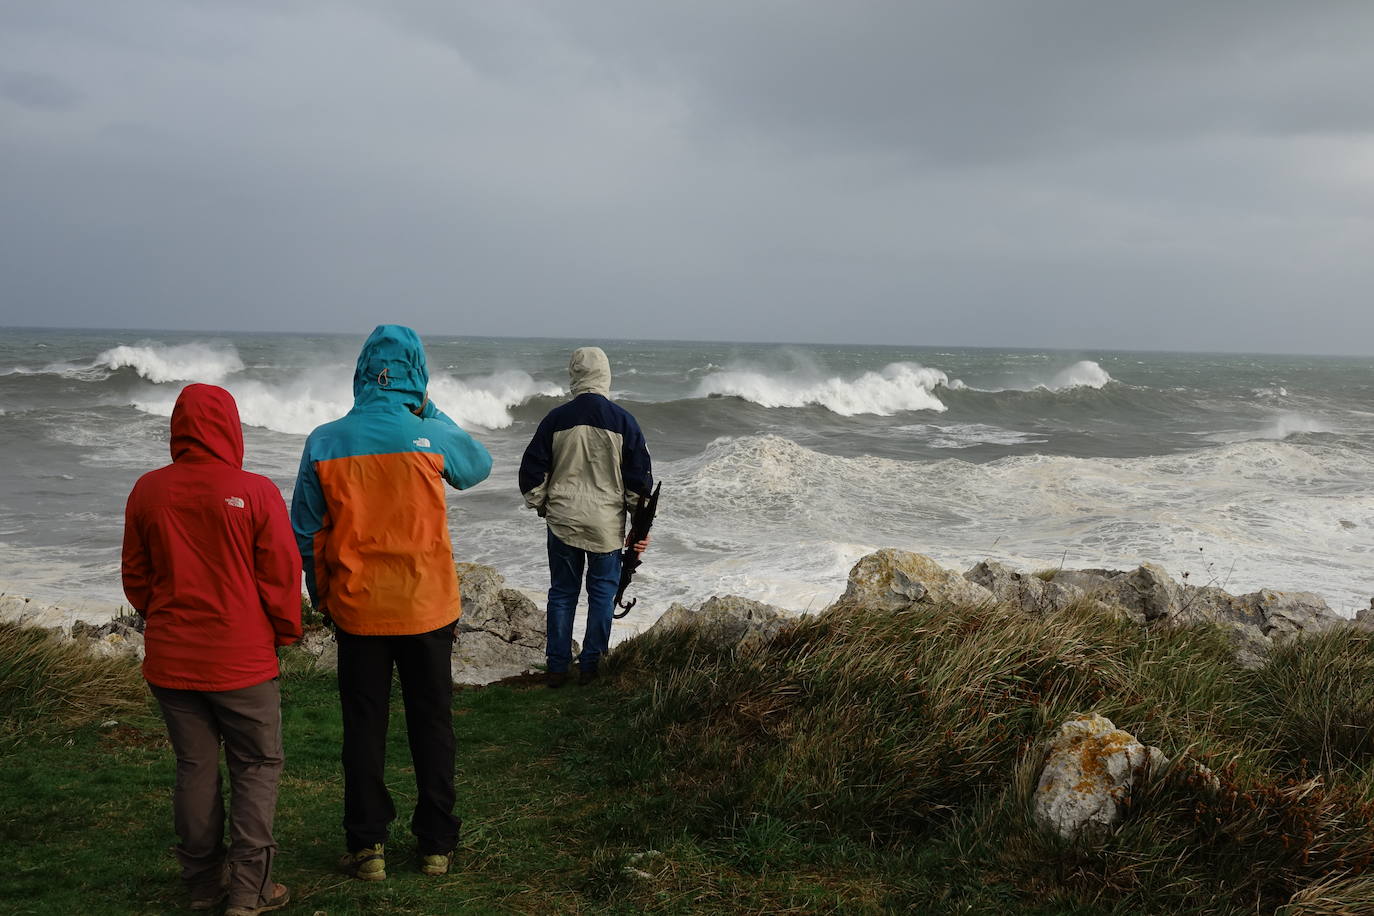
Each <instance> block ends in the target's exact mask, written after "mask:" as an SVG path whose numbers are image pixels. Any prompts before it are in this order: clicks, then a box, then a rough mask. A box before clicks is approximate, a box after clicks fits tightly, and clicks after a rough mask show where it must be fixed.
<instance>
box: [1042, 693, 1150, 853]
mask: <svg viewBox="0 0 1374 916" xmlns="http://www.w3.org/2000/svg"><path fill="white" fill-rule="evenodd" d="M1168 762H1169V761H1168V758H1166V757H1165V756H1164V753H1163V751H1161V750H1160V749H1159V748H1157V747H1147V746H1146V745H1144V744H1141V743H1140V742H1139V741H1137V740H1136V738H1135V736H1133V735H1131V734H1129V733H1128V732H1124V731H1122V730H1121V729H1119V728H1117V727H1116V726H1115V725H1113V724H1112V722H1111V720H1110V719H1107V718H1105V717H1104V716H1099V715H1095V714H1094V715H1088V716H1082V717H1079V718H1075V719H1070V720H1069V721H1067V722H1065V723H1064V724H1063V725H1062V726H1060V729H1059V734H1058V735H1057V736H1056V737H1055V738H1054V739H1053V740H1052V741H1051V742H1050V744H1049V747H1048V749H1047V753H1046V756H1045V768H1044V769H1043V770H1042V771H1041V773H1040V781H1039V782H1038V783H1037V784H1036V787H1035V797H1034V816H1035V820H1036V822H1037V823H1039V824H1040V825H1041V826H1043V827H1046V828H1048V829H1050V830H1053V831H1054V832H1055V833H1057V834H1059V835H1060V836H1061V837H1064V838H1065V839H1070V840H1075V839H1085V838H1086V839H1091V838H1094V837H1100V836H1102V835H1103V834H1105V833H1106V832H1107V831H1108V830H1110V829H1111V828H1112V827H1113V826H1115V825H1116V824H1117V823H1118V822H1119V821H1120V820H1121V817H1122V813H1123V809H1124V808H1125V806H1126V805H1127V804H1128V803H1129V802H1130V798H1131V793H1132V792H1134V791H1135V790H1136V789H1137V788H1138V787H1139V786H1141V785H1142V784H1143V782H1144V780H1145V779H1147V778H1148V777H1149V774H1150V773H1151V772H1152V771H1154V770H1158V769H1159V768H1161V767H1164V766H1167V765H1168Z"/></svg>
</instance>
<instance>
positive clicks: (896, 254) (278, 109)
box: [0, 0, 1374, 354]
mask: <svg viewBox="0 0 1374 916" xmlns="http://www.w3.org/2000/svg"><path fill="white" fill-rule="evenodd" d="M1371 48H1374V3H1369V2H1367V0H1351V2H1320V3H1299V2H1291V0H1284V2H1270V0H1210V2H1207V3H1196V2H1175V0H1168V2H1165V0H1156V2H1152V3H1114V2H1112V3H1107V2H1102V0H1079V2H1064V0H947V2H916V0H892V2H876V0H846V2H820V0H691V2H678V0H672V2H668V0H661V2H660V0H655V2H652V3H646V2H643V0H607V2H595V0H561V2H559V0H500V2H496V0H492V2H484V3H475V2H456V0H385V2H384V0H375V2H367V0H328V2H325V0H318V2H315V0H238V2H225V0H180V2H173V0H120V2H101V3H91V2H90V0H41V2H39V0H0V325H43V326H77V327H80V326H86V327H126V328H166V329H204V330H261V331H277V330H286V331H310V330H322V331H345V332H357V331H360V330H361V331H364V332H365V331H366V329H368V328H370V327H371V326H372V325H373V324H376V323H378V322H381V321H397V322H404V323H409V324H412V325H414V326H415V327H417V328H419V329H420V330H422V331H423V332H426V333H446V334H478V335H511V336H556V337H578V338H584V339H586V338H613V337H649V338H678V339H724V340H764V341H768V340H777V341H798V342H881V343H895V344H904V345H927V344H944V345H975V346H976V345H985V346H1034V347H1050V346H1059V347H1065V348H1081V347H1102V348H1123V349H1187V350H1198V349H1215V350H1260V351H1284V352H1313V353H1323V352H1325V353H1332V352H1334V353H1361V354H1368V353H1374V91H1371V87H1374V53H1371V51H1370V49H1371Z"/></svg>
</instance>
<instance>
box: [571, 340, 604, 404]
mask: <svg viewBox="0 0 1374 916" xmlns="http://www.w3.org/2000/svg"><path fill="white" fill-rule="evenodd" d="M568 377H569V378H570V379H571V380H572V393H573V397H577V396H578V395H579V394H586V393H587V392H591V393H592V394H599V395H602V396H603V397H605V396H608V395H610V393H611V361H610V360H609V359H607V358H606V353H605V351H603V350H602V349H601V348H600V347H578V348H577V349H576V350H574V351H573V354H572V359H570V360H568Z"/></svg>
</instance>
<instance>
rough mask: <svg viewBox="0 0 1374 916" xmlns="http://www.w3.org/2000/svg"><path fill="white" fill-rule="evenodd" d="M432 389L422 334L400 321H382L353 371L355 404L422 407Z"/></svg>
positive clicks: (370, 336) (365, 345)
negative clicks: (421, 339)
mask: <svg viewBox="0 0 1374 916" xmlns="http://www.w3.org/2000/svg"><path fill="white" fill-rule="evenodd" d="M428 390H429V368H428V366H427V365H426V364H425V347H424V344H422V343H420V335H419V334H416V333H415V332H414V331H412V330H411V329H410V328H408V327H405V326H404V325H399V324H379V325H377V328H376V330H374V331H373V332H372V334H371V335H369V336H368V338H367V340H366V342H364V343H363V349H362V352H361V353H359V354H358V366H357V369H355V370H354V372H353V406H354V407H368V406H374V405H383V406H395V407H404V408H405V409H407V410H411V409H414V408H418V407H419V406H420V405H421V404H423V403H424V402H425V392H427V391H428Z"/></svg>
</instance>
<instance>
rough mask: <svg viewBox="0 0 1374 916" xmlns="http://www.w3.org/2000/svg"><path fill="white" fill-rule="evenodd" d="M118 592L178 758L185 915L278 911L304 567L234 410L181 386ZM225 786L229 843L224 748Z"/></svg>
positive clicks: (133, 519) (128, 519) (136, 498)
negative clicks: (280, 654)
mask: <svg viewBox="0 0 1374 916" xmlns="http://www.w3.org/2000/svg"><path fill="white" fill-rule="evenodd" d="M122 573H123V579H124V594H125V595H126V596H128V599H129V603H130V604H132V605H133V608H134V610H135V611H137V612H138V613H139V614H140V615H141V616H142V617H143V618H144V619H145V621H146V625H145V630H144V634H143V638H144V648H145V650H146V657H145V659H144V661H143V676H144V677H145V678H146V679H147V681H148V684H149V686H150V688H151V690H152V692H153V695H154V696H155V697H156V698H157V701H158V705H159V706H161V708H162V715H163V718H164V719H165V720H166V723H167V734H168V736H169V737H170V738H171V741H172V748H173V750H174V751H175V752H176V758H177V770H176V788H175V790H174V792H173V795H172V813H173V818H174V821H175V825H176V832H177V837H178V839H179V840H180V842H179V844H178V845H177V847H176V854H177V858H178V860H180V862H181V876H182V879H183V881H185V883H186V886H187V889H188V890H189V891H190V895H191V908H192V909H194V910H209V909H211V908H213V907H215V906H216V905H218V903H219V902H220V901H221V900H223V899H224V898H225V897H226V896H227V897H228V903H229V907H228V909H227V910H226V911H225V913H226V916H253V914H257V913H263V912H266V911H268V910H275V909H278V908H279V907H281V906H284V905H285V904H286V902H287V901H288V900H289V899H290V891H289V890H288V889H287V888H286V886H285V885H282V884H276V883H275V882H273V881H272V860H273V858H274V857H275V855H276V849H277V847H276V844H275V842H274V841H273V839H272V821H273V817H274V814H275V811H276V804H277V780H278V777H279V776H280V774H281V768H282V762H283V755H282V740H281V695H280V693H279V691H278V689H277V675H278V673H279V671H278V667H277V651H276V647H277V646H284V645H289V644H290V643H292V642H294V641H295V640H296V639H298V638H299V637H300V635H301V563H300V556H299V554H298V552H297V550H296V542H295V536H294V535H293V534H292V531H291V524H290V522H289V521H288V520H287V515H286V504H285V502H284V501H283V500H282V495H281V492H280V491H279V490H278V489H277V486H276V484H274V483H272V481H270V480H268V479H267V478H266V477H262V476H259V475H257V474H250V473H248V472H247V471H245V470H243V429H242V427H241V426H240V425H239V412H238V406H237V405H236V404H235V403H234V399H233V397H232V396H231V395H230V394H229V392H227V391H225V390H224V389H223V388H217V387H215V386H213V385H187V386H186V387H185V388H184V389H183V390H182V392H181V395H180V397H178V398H177V402H176V407H175V408H173V410H172V463H171V464H169V465H167V466H166V467H162V468H159V469H157V470H156V471H150V472H148V473H147V474H144V475H143V476H142V477H140V478H139V480H138V483H136V484H135V485H134V488H133V492H131V493H130V494H129V502H128V505H127V507H126V509H125V512H124V551H123V563H122ZM221 741H223V743H224V757H225V760H226V762H227V764H228V769H229V784H230V789H231V797H230V810H229V837H230V840H229V847H228V849H227V850H226V849H225V846H224V802H223V800H222V798H221V795H220V771H219V745H220V742H221Z"/></svg>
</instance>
